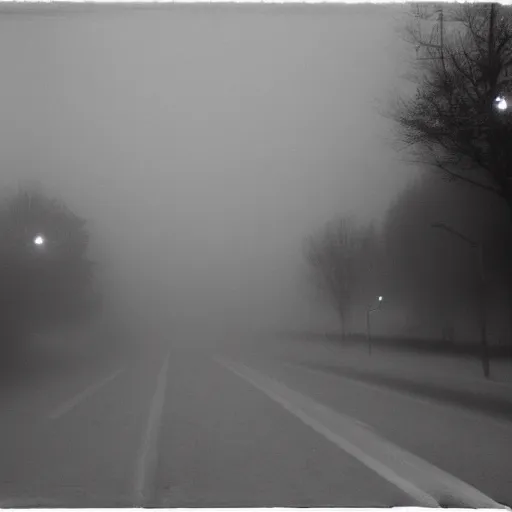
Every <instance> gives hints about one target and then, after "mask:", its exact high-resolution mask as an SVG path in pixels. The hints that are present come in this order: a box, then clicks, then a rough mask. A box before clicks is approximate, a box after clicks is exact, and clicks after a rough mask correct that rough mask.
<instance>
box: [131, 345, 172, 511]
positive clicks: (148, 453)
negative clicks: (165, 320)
mask: <svg viewBox="0 0 512 512" xmlns="http://www.w3.org/2000/svg"><path fill="white" fill-rule="evenodd" d="M169 359H170V352H168V353H167V357H166V358H165V361H164V364H163V365H162V368H161V369H160V372H159V373H158V379H157V385H156V390H155V393H154V395H153V399H152V400H151V406H150V410H149V417H148V422H147V425H146V430H145V431H144V436H143V439H142V445H141V449H140V452H139V457H138V459H137V464H136V468H135V483H134V490H135V501H136V503H137V505H138V506H141V507H142V506H147V505H148V503H149V501H150V499H151V495H150V494H151V493H150V491H149V490H148V485H149V483H150V482H153V481H154V477H155V473H156V468H157V461H158V453H157V445H158V438H159V434H160V426H161V420H162V412H163V409H164V403H165V389H166V385H167V373H168V369H169Z"/></svg>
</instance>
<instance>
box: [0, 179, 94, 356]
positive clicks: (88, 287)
mask: <svg viewBox="0 0 512 512" xmlns="http://www.w3.org/2000/svg"><path fill="white" fill-rule="evenodd" d="M0 240H1V244H0V350H1V352H2V357H4V358H5V355H6V354H12V353H13V352H17V351H18V350H19V349H21V348H23V347H25V346H26V343H27V341H29V339H30V337H31V335H32V334H33V333H35V332H42V331H46V330H49V329H54V328H56V327H59V326H63V325H70V324H76V323H77V322H82V321H85V320H87V319H88V318H89V317H90V315H91V314H93V312H95V311H96V310H97V309H98V307H99V306H100V295H99V292H98V290H97V288H96V282H95V279H94V276H95V272H94V270H95V269H94V263H93V262H92V261H91V260H90V258H89V256H88V248H89V231H88V229H87V223H86V221H85V219H83V218H82V217H80V216H78V215H77V214H75V213H74V212H73V211H71V210H70V209H69V208H68V207H67V205H66V204H65V203H63V202H62V201H58V200H56V199H54V198H51V197H48V196H46V195H45V194H44V193H43V192H42V190H41V188H40V187H38V186H35V187H34V186H25V187H23V188H20V189H18V190H17V191H16V192H14V193H12V194H11V195H7V196H6V197H4V198H3V201H2V202H1V203H0Z"/></svg>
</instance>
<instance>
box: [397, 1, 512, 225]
mask: <svg viewBox="0 0 512 512" xmlns="http://www.w3.org/2000/svg"><path fill="white" fill-rule="evenodd" d="M438 11H439V10H438ZM439 12H440V13H441V18H440V19H439V23H438V26H437V30H436V31H435V32H433V34H434V36H433V37H430V38H429V39H425V38H424V37H423V36H422V35H421V33H420V32H419V31H418V30H416V31H415V30H414V27H412V26H410V27H408V29H407V35H408V38H409V41H410V42H411V43H412V44H414V45H415V48H416V50H417V51H419V50H423V54H422V55H424V56H423V57H421V58H419V59H418V67H417V69H416V70H415V72H414V73H413V76H414V80H415V84H416V94H415V96H414V97H412V98H408V99H401V100H399V101H398V105H397V106H396V108H395V109H394V111H393V113H392V117H393V118H394V119H395V121H396V122H397V125H398V128H399V130H398V131H399V138H400V140H401V142H402V143H404V144H405V148H406V149H408V150H411V151H413V152H414V153H415V155H416V156H415V158H414V161H415V162H419V163H422V164H427V165H432V166H434V167H436V168H437V169H438V170H441V171H442V173H443V174H444V175H445V176H446V177H447V178H448V179H449V180H459V181H464V182H466V183H470V184H471V185H473V186H476V187H480V188H481V189H484V190H486V191H488V192H491V193H492V194H495V195H497V196H498V197H500V198H501V199H503V200H504V201H505V202H506V204H507V206H508V210H509V215H510V218H512V183H511V178H512V145H510V143H509V141H510V140H511V137H512V113H511V109H510V108H505V107H506V98H507V94H508V91H509V86H510V77H509V76H508V74H509V70H510V68H511V64H512V14H511V10H510V9H509V8H507V7H505V6H500V5H497V4H463V5H460V6H457V7H454V8H453V9H452V12H451V14H450V21H451V23H450V30H449V31H447V30H446V29H445V26H444V24H443V17H442V13H443V10H442V9H441V10H440V11H439ZM422 17H423V18H425V17H426V16H425V14H424V13H423V14H422V13H419V14H418V16H417V18H418V19H419V18H422ZM420 59H421V60H420ZM503 98H504V99H505V102H504V101H503ZM497 100H499V103H498V102H497ZM510 106H511V107H512V105H510ZM499 107H501V108H499Z"/></svg>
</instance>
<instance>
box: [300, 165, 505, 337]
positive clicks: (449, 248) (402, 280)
mask: <svg viewBox="0 0 512 512" xmlns="http://www.w3.org/2000/svg"><path fill="white" fill-rule="evenodd" d="M504 210H506V207H505V206H504V205H503V204H501V203H500V202H499V201H496V199H495V198H493V197H491V196H489V195H488V194H485V193H482V192H481V191H479V190H477V189H473V188H471V187H460V186H459V185H455V184H453V183H447V182H445V181H443V180H440V179H439V177H438V176H436V175H432V174H429V173H425V174H423V175H422V176H420V177H419V178H418V179H416V180H414V181H412V182H411V183H410V184H409V186H407V187H406V188H405V189H404V190H403V191H402V192H401V194H400V195H399V196H398V197H397V198H396V200H395V201H394V202H393V203H392V204H391V206H390V208H389V209H388V211H387V213H386V216H385V218H384V219H382V222H381V223H379V224H370V225H361V224H357V222H356V221H355V220H354V219H352V218H350V217H345V218H341V219H339V220H334V221H332V222H331V223H330V224H328V225H327V226H326V227H324V228H323V229H321V230H319V231H318V233H315V234H314V235H312V236H311V237H309V239H308V240H307V242H306V246H305V255H306V258H307V261H308V263H309V264H310V267H311V269H312V271H313V273H314V275H315V277H316V282H317V284H318V285H319V287H320V289H321V290H322V291H323V292H324V293H325V294H326V295H327V297H328V298H329V299H330V301H331V303H332V304H333V306H334V307H335V308H336V311H337V312H338V313H339V316H340V320H341V330H342V332H343V334H347V333H348V332H364V329H365V326H364V318H365V314H366V311H367V309H368V308H371V307H372V304H373V302H374V301H375V300H376V298H377V297H378V296H382V297H383V303H382V308H381V311H380V312H379V316H381V317H384V318H385V317H386V315H389V314H391V313H393V314H394V313H396V312H397V311H399V312H400V315H398V320H394V323H393V325H392V327H391V329H392V331H391V332H389V334H396V335H400V336H412V337H416V336H419V337H433V338H440V339H445V340H446V341H455V340H456V339H458V340H460V341H473V340H476V339H478V336H479V329H480V327H481V325H480V322H481V319H480V317H479V315H480V302H479V301H480V300H481V299H482V297H481V295H480V294H482V293H484V294H485V297H484V299H485V305H486V314H487V323H488V330H489V333H488V334H489V339H490V341H491V342H493V341H494V342H499V343H502V342H503V343H505V342H508V341H507V340H510V339H511V334H512V325H511V317H512V243H511V240H510V236H509V233H510V230H511V226H510V224H509V221H508V216H507V215H506V211H504ZM440 222H442V223H444V224H445V225H447V226H451V227H454V228H455V229H456V230H457V231H459V232H461V234H463V235H464V236H465V237H467V238H468V239H470V240H475V241H478V243H481V244H482V247H483V255H484V262H483V263H484V270H485V279H486V284H487V287H486V289H485V290H482V289H481V287H480V284H481V275H480V267H479V265H480V261H479V253H478V250H477V249H478V248H477V247H472V246H471V245H470V244H468V243H466V242H465V241H464V240H461V239H459V238H458V237H456V236H452V235H451V234H450V233H447V232H445V231H444V230H440V229H436V228H435V227H434V225H435V224H437V223H440ZM395 318H396V317H395ZM378 323H379V322H377V324H378Z"/></svg>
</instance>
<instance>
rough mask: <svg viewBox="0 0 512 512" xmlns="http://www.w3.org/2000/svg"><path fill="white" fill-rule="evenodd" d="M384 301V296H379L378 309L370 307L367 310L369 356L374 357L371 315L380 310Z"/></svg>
mask: <svg viewBox="0 0 512 512" xmlns="http://www.w3.org/2000/svg"><path fill="white" fill-rule="evenodd" d="M382 300H383V297H382V295H379V296H378V297H377V306H376V307H372V306H371V305H370V306H369V307H368V309H367V310H366V337H367V339H368V355H369V356H371V355H372V335H371V329H370V314H371V313H372V312H373V311H377V310H378V309H380V305H381V303H382Z"/></svg>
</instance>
